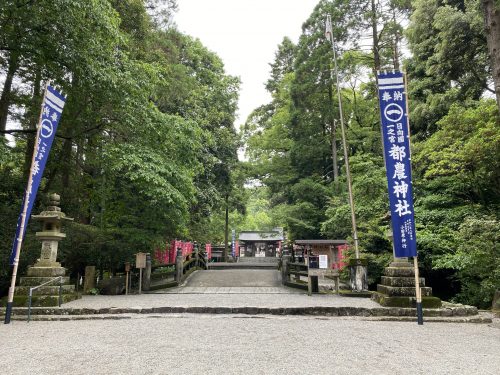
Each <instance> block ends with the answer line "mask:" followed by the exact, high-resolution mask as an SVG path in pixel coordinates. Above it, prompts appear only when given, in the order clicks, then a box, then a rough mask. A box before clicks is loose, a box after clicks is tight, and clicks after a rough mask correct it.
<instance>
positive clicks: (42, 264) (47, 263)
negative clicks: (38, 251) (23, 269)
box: [33, 259, 61, 268]
mask: <svg viewBox="0 0 500 375" xmlns="http://www.w3.org/2000/svg"><path fill="white" fill-rule="evenodd" d="M33 267H35V268H38V267H42V268H61V263H59V262H53V261H51V260H45V259H43V260H40V259H39V260H38V261H37V262H36V263H35V264H34V265H33Z"/></svg>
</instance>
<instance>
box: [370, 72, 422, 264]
mask: <svg viewBox="0 0 500 375" xmlns="http://www.w3.org/2000/svg"><path fill="white" fill-rule="evenodd" d="M378 93H379V102H380V114H381V119H382V137H383V143H384V156H385V167H386V172H387V182H388V187H389V204H390V210H391V222H392V230H393V238H394V251H395V256H396V257H398V258H400V257H414V256H416V255H417V241H416V233H415V218H414V211H413V189H412V181H411V155H410V129H409V124H408V114H407V102H406V101H407V98H406V92H405V85H404V76H403V73H401V72H390V73H382V74H379V75H378Z"/></svg>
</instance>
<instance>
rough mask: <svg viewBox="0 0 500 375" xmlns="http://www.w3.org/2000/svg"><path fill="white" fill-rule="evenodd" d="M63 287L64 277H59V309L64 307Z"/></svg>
mask: <svg viewBox="0 0 500 375" xmlns="http://www.w3.org/2000/svg"><path fill="white" fill-rule="evenodd" d="M62 286H63V282H62V276H59V307H61V305H62Z"/></svg>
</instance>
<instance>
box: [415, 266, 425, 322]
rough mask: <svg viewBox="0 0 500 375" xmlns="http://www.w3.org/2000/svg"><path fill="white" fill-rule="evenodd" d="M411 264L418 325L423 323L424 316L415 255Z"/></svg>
mask: <svg viewBox="0 0 500 375" xmlns="http://www.w3.org/2000/svg"><path fill="white" fill-rule="evenodd" d="M413 266H414V267H415V297H416V299H417V323H418V324H419V325H422V324H424V318H423V312H422V292H421V290H420V276H419V274H418V260H417V257H413Z"/></svg>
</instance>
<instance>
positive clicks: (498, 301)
mask: <svg viewBox="0 0 500 375" xmlns="http://www.w3.org/2000/svg"><path fill="white" fill-rule="evenodd" d="M491 309H492V310H493V311H498V312H500V290H497V291H495V294H494V295H493V303H492V304H491Z"/></svg>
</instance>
